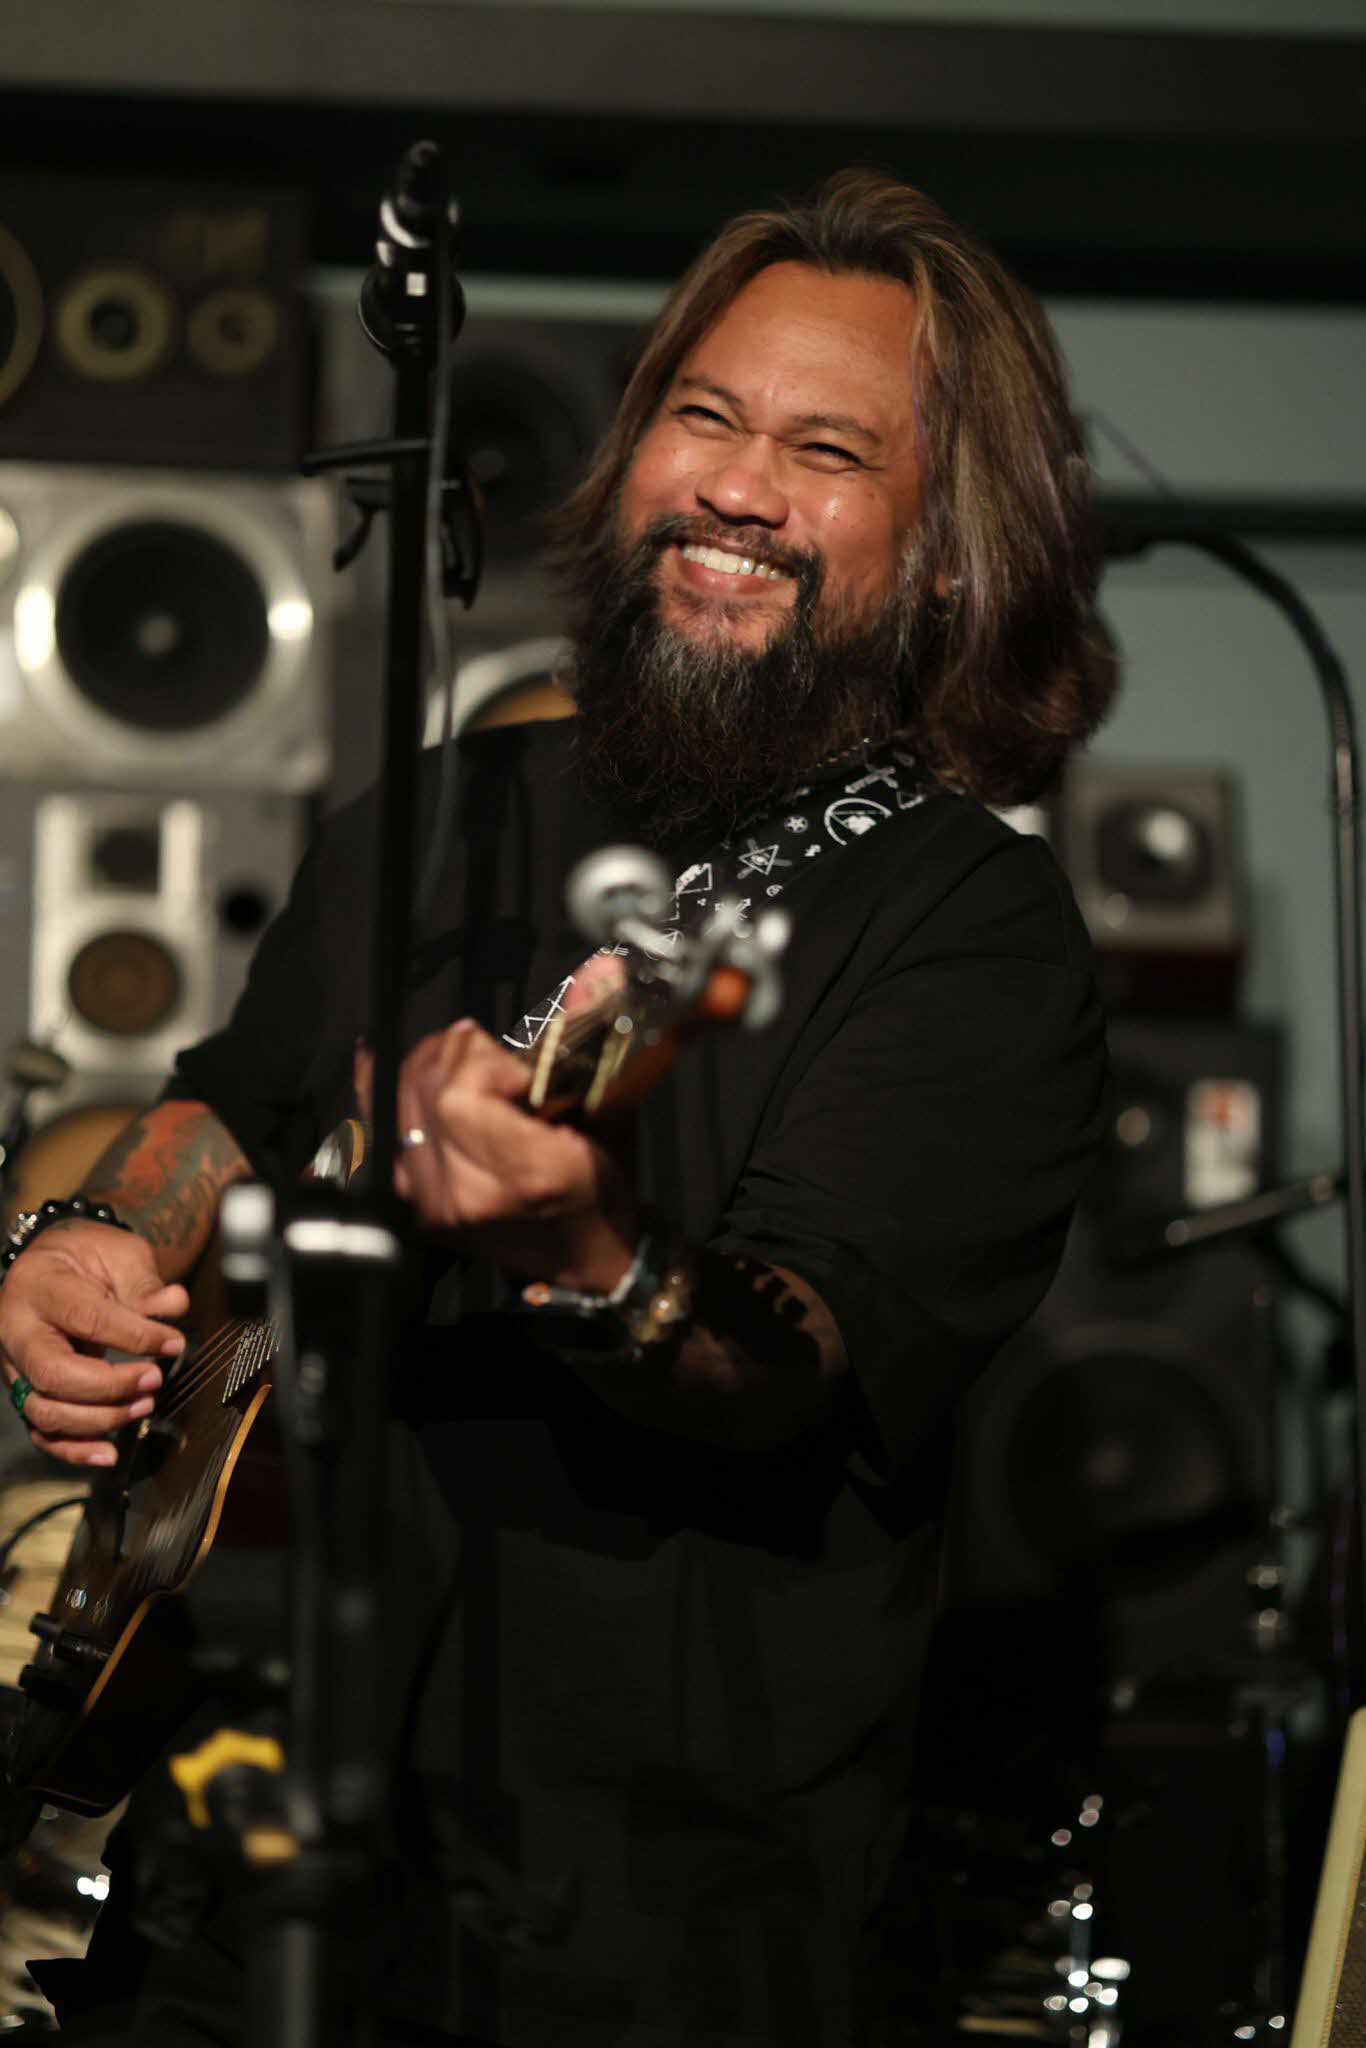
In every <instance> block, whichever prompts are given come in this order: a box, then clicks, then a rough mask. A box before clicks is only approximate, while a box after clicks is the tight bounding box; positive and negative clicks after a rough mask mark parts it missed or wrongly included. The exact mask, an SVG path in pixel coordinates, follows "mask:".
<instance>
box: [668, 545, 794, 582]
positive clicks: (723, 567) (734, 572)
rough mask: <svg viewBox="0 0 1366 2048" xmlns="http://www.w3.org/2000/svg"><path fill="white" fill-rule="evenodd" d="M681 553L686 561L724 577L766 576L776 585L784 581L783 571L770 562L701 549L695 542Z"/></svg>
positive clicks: (715, 550)
mask: <svg viewBox="0 0 1366 2048" xmlns="http://www.w3.org/2000/svg"><path fill="white" fill-rule="evenodd" d="M681 552H682V555H683V558H684V560H685V561H688V562H697V563H699V564H700V565H701V567H702V568H704V569H719V570H720V571H721V573H722V575H724V576H766V577H768V578H769V579H770V580H771V581H773V582H775V583H777V582H780V581H781V580H782V573H783V572H782V570H781V569H775V568H773V567H772V566H771V564H769V563H768V562H756V561H754V560H753V558H752V557H751V556H749V555H728V554H725V553H724V552H723V551H722V549H720V548H704V547H700V546H699V545H698V544H697V543H696V542H695V541H687V542H686V543H685V544H684V546H683V548H682V550H681Z"/></svg>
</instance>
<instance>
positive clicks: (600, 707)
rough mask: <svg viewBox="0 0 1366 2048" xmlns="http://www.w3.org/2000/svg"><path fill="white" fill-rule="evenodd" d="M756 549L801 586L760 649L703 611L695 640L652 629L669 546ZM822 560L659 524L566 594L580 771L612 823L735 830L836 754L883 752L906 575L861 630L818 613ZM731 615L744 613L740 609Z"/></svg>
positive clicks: (894, 699) (730, 532) (718, 609)
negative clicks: (573, 620) (572, 601)
mask: <svg viewBox="0 0 1366 2048" xmlns="http://www.w3.org/2000/svg"><path fill="white" fill-rule="evenodd" d="M687 540H692V541H700V542H703V543H707V542H713V543H714V542H717V541H720V542H723V543H725V544H726V545H728V546H731V547H734V546H736V545H737V544H740V545H744V546H746V547H748V548H750V549H751V552H752V553H753V554H754V555H755V556H756V557H757V558H759V559H760V560H763V561H767V562H771V563H773V564H774V565H775V566H777V567H779V568H781V569H782V570H783V571H784V572H785V573H787V574H791V575H793V576H795V578H796V582H797V590H796V596H795V600H794V602H793V605H792V607H791V610H790V613H789V615H788V617H787V618H786V620H785V621H784V622H783V624H782V625H781V626H780V627H779V628H778V629H776V630H775V632H774V633H773V635H772V636H771V638H770V639H769V640H768V642H767V643H766V645H764V646H763V647H762V648H759V649H750V648H746V647H742V646H738V645H736V643H735V642H734V640H733V639H732V638H731V637H730V635H729V634H727V633H726V632H724V631H723V630H718V631H715V632H713V633H711V634H706V633H705V631H704V630H703V629H704V628H705V626H706V625H707V624H709V623H715V625H716V626H717V627H718V628H723V627H724V625H725V623H726V616H727V608H726V607H725V606H724V605H721V604H717V603H714V602H709V601H705V600H699V602H698V605H697V608H696V609H697V618H698V622H699V630H698V632H697V633H696V634H695V635H693V636H689V635H687V634H685V633H680V632H677V631H675V630H674V629H673V628H672V627H670V626H668V625H666V624H664V622H663V621H662V620H661V619H660V616H659V605H658V598H657V593H656V589H655V581H654V579H655V571H656V567H657V564H658V561H659V558H660V554H661V551H662V550H663V549H664V548H665V547H667V546H671V545H673V544H675V543H677V542H679V541H687ZM822 581H823V572H822V565H821V562H820V560H819V558H818V557H816V556H814V555H808V554H801V553H798V552H797V551H795V550H792V549H789V548H784V547H781V546H779V545H778V544H777V543H775V542H774V540H773V539H772V536H770V535H768V534H765V533H763V532H762V531H761V530H756V531H755V532H754V533H753V534H750V533H747V532H746V531H744V530H743V529H739V530H737V529H735V528H727V529H725V530H724V531H721V530H718V529H716V528H715V527H714V526H710V525H709V524H708V522H706V521H704V520H699V519H694V518H687V517H683V518H675V519H668V520H660V521H657V522H656V523H655V524H654V525H653V526H651V527H650V528H649V529H648V530H647V531H646V533H644V534H643V535H642V537H641V538H640V540H639V541H638V542H637V543H636V544H635V546H634V547H632V548H630V549H629V550H628V549H624V548H622V547H621V546H620V545H619V544H618V545H617V546H615V547H614V548H613V549H612V550H611V552H610V555H609V557H608V559H607V560H606V562H605V563H604V560H603V556H602V554H599V555H598V557H597V560H596V562H595V564H594V574H593V577H592V583H591V587H586V588H583V589H581V590H580V591H578V592H577V593H576V595H577V596H578V599H579V607H578V616H579V630H578V633H577V635H576V637H575V642H574V676H573V689H574V697H575V701H576V703H577V705H578V709H579V719H578V724H577V736H578V747H579V755H580V759H581V761H582V763H583V767H584V772H585V775H586V777H587V779H588V781H589V784H590V786H591V787H592V788H594V789H595V790H596V791H597V792H598V794H599V795H600V796H601V797H603V798H604V799H605V800H606V801H607V802H608V804H609V805H610V807H611V808H612V810H613V811H614V813H615V814H616V816H617V817H618V818H619V820H620V821H621V824H622V826H623V827H624V828H625V829H628V830H630V831H632V832H634V833H636V834H637V835H639V836H643V837H645V838H647V839H648V840H650V841H651V842H652V843H654V844H655V845H658V846H670V845H676V844H681V842H682V841H683V840H684V838H685V837H687V836H693V837H696V836H698V835H700V834H701V833H702V832H703V831H706V832H708V833H710V834H712V835H720V834H724V833H727V832H729V831H731V830H733V829H734V827H735V826H736V825H738V824H739V823H740V822H741V821H742V820H743V819H744V818H746V817H747V816H748V815H750V814H751V813H752V812H754V811H756V810H758V809H759V808H761V807H762V806H764V805H765V804H766V803H771V802H773V801H776V800H777V799H779V798H781V797H782V795H783V794H784V793H785V792H786V791H787V790H789V789H794V788H795V787H796V786H797V785H798V784H799V783H801V782H803V781H804V780H805V779H806V778H807V777H808V776H809V774H810V772H811V771H812V770H813V769H814V768H815V767H816V765H817V764H818V763H819V762H821V761H823V760H825V759H826V758H827V757H829V756H831V755H839V754H842V753H847V752H848V751H850V750H851V749H852V748H854V747H856V746H857V745H858V744H859V742H860V741H861V740H865V739H867V740H870V741H876V740H880V739H886V738H887V737H888V736H889V735H890V734H892V733H893V732H895V731H896V730H897V729H898V728H899V727H900V726H901V725H902V724H903V722H904V720H905V718H906V716H907V708H908V704H909V701H910V673H911V668H912V665H913V660H914V649H915V643H916V640H917V637H918V636H917V633H916V630H915V627H916V619H917V616H918V611H919V607H918V605H917V603H916V600H915V598H914V596H913V595H912V592H911V588H910V578H909V576H907V577H906V578H905V579H903V583H902V586H901V587H900V588H899V589H898V590H897V591H896V592H895V593H894V595H893V596H892V597H891V598H890V599H889V600H888V601H887V602H886V604H884V605H883V606H882V607H880V609H879V610H878V612H877V613H876V615H875V616H873V617H872V618H871V619H869V618H866V617H865V618H863V619H861V620H857V621H855V620H850V619H848V618H844V617H841V616H839V615H836V616H834V617H831V616H829V615H828V614H827V615H826V616H824V617H821V616H820V614H819V599H820V593H821V585H822ZM735 610H736V613H737V614H738V612H739V607H738V606H737V607H736V608H735Z"/></svg>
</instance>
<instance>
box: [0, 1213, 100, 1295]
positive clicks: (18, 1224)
mask: <svg viewBox="0 0 1366 2048" xmlns="http://www.w3.org/2000/svg"><path fill="white" fill-rule="evenodd" d="M66 1222H80V1223H112V1224H113V1226H114V1228H115V1230H131V1229H132V1228H133V1226H132V1224H131V1223H124V1222H122V1221H121V1220H120V1219H119V1217H117V1216H116V1215H115V1214H114V1212H113V1210H112V1209H111V1208H110V1206H109V1204H108V1202H92V1201H91V1200H90V1199H89V1197H88V1196H86V1195H66V1196H64V1197H63V1198H62V1199H61V1200H54V1201H50V1202H40V1203H39V1205H38V1207H37V1208H36V1209H22V1210H21V1211H20V1213H19V1214H18V1215H17V1216H16V1217H15V1219H14V1221H13V1223H12V1224H11V1225H10V1227H9V1232H8V1234H7V1236H6V1238H5V1242H4V1246H3V1248H0V1287H2V1286H3V1285H4V1283H5V1280H6V1278H7V1276H8V1274H9V1269H10V1267H11V1266H12V1265H13V1264H14V1261H15V1260H16V1259H17V1258H18V1256H19V1254H20V1252H22V1251H27V1249H28V1247H29V1246H30V1245H31V1244H32V1243H33V1240H34V1238H35V1237H37V1236H39V1235H40V1234H41V1232H43V1231H44V1230H46V1229H47V1227H48V1225H49V1223H66Z"/></svg>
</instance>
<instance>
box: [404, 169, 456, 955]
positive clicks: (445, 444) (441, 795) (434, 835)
mask: <svg viewBox="0 0 1366 2048" xmlns="http://www.w3.org/2000/svg"><path fill="white" fill-rule="evenodd" d="M449 213H450V189H449V186H448V185H447V183H446V179H445V175H444V171H443V174H442V181H441V194H440V208H439V213H438V226H437V232H436V234H435V235H434V236H433V238H432V242H433V246H432V258H433V282H434V285H435V292H434V294H433V296H434V297H435V299H436V319H437V330H436V369H435V373H434V374H435V377H436V390H435V392H434V394H433V399H432V420H431V449H430V453H429V456H428V469H427V518H426V530H425V534H424V546H423V558H424V562H425V568H426V584H427V591H426V597H427V640H428V651H429V653H430V657H431V666H432V673H433V675H434V677H435V681H436V687H437V688H438V689H439V690H440V691H441V694H442V703H443V707H444V708H443V713H442V728H441V767H440V771H439V774H438V777H437V790H436V802H435V805H434V807H433V810H432V822H431V827H430V830H429V833H428V839H427V853H426V858H425V859H424V861H423V863H422V873H421V878H420V880H419V882H418V885H417V894H416V896H415V897H414V900H413V924H414V928H415V929H416V930H420V929H421V927H422V925H423V924H424V922H425V920H426V918H427V915H428V913H429V912H430V910H431V907H432V903H433V901H434V900H435V897H436V887H437V883H438V881H439V880H440V877H441V870H442V868H443V866H444V865H445V860H446V851H447V848H448V847H449V845H450V839H451V830H452V826H453V824H454V819H455V800H454V799H455V765H456V749H455V674H454V669H455V658H454V655H453V653H452V651H451V635H450V620H449V618H448V617H447V615H446V591H445V579H444V573H443V572H444V561H443V554H442V528H443V517H444V509H445V493H446V465H447V459H448V457H449V453H450V439H451V327H452V324H453V322H454V317H455V305H454V296H453V293H452V290H451V246H450V220H449Z"/></svg>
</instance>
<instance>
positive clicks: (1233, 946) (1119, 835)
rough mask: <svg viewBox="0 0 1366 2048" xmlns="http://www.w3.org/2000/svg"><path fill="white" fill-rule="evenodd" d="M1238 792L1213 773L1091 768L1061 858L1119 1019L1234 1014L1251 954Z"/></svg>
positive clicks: (1073, 793)
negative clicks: (1141, 1014)
mask: <svg viewBox="0 0 1366 2048" xmlns="http://www.w3.org/2000/svg"><path fill="white" fill-rule="evenodd" d="M1239 823H1240V821H1239V814H1238V800H1237V790H1236V788H1235V786H1234V784H1233V782H1232V780H1231V778H1230V777H1228V776H1227V775H1222V774H1219V773H1218V772H1216V771H1214V770H1211V769H1204V768H1188V767H1182V766H1179V765H1177V766H1170V767H1160V766H1159V767H1147V766H1140V767H1132V766H1129V765H1128V764H1125V765H1118V764H1113V765H1112V764H1111V763H1109V762H1099V761H1090V760H1082V761H1078V762H1077V763H1075V764H1074V765H1073V767H1071V768H1070V769H1069V771H1068V774H1067V778H1066V781H1065V784H1064V788H1063V797H1062V815H1061V833H1060V840H1061V850H1062V859H1063V865H1064V866H1065V867H1066V869H1067V872H1068V874H1069V876H1070V877H1071V881H1072V886H1073V888H1074V889H1075V890H1076V893H1077V902H1078V903H1079V905H1080V906H1081V911H1082V915H1083V916H1084V917H1085V919H1086V922H1087V924H1088V925H1089V926H1090V929H1091V935H1092V937H1093V938H1094V940H1095V942H1096V947H1097V951H1098V953H1099V956H1100V967H1101V978H1102V987H1103V989H1104V992H1105V995H1106V998H1107V1000H1108V1002H1109V1004H1110V1006H1111V1008H1112V1009H1144V1010H1185V1011H1200V1010H1205V1011H1227V1010H1229V1009H1231V1008H1232V1006H1233V1002H1234V998H1235V996H1236V994H1237V989H1238V983H1239V978H1240V975H1241V971H1242V965H1243V959H1244V954H1245V951H1246V944H1247V901H1246V898H1247V881H1246V864H1245V862H1244V859H1243V853H1242V843H1241V833H1240V829H1239Z"/></svg>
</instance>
